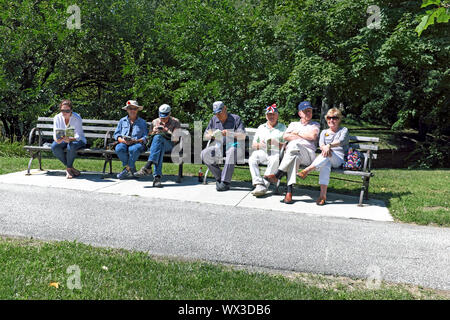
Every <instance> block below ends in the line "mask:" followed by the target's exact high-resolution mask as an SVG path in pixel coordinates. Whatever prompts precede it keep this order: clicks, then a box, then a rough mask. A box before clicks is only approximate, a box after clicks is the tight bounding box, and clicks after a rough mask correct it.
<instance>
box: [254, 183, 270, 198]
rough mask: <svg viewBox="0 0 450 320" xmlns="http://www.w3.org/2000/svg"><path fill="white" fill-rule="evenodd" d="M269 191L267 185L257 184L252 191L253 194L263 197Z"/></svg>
mask: <svg viewBox="0 0 450 320" xmlns="http://www.w3.org/2000/svg"><path fill="white" fill-rule="evenodd" d="M266 193H267V188H266V186H265V185H262V184H257V185H256V188H255V190H253V191H252V194H253V195H254V196H255V197H261V196H263V195H265V194H266Z"/></svg>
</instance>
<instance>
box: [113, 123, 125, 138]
mask: <svg viewBox="0 0 450 320" xmlns="http://www.w3.org/2000/svg"><path fill="white" fill-rule="evenodd" d="M114 140H117V141H118V142H119V143H126V142H125V140H124V139H123V138H122V120H120V121H119V123H118V124H117V127H116V130H115V131H114Z"/></svg>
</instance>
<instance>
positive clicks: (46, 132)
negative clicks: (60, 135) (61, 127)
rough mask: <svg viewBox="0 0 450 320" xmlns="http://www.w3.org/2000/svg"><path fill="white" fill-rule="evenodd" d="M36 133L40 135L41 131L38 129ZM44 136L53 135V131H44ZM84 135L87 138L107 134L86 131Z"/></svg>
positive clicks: (102, 136)
mask: <svg viewBox="0 0 450 320" xmlns="http://www.w3.org/2000/svg"><path fill="white" fill-rule="evenodd" d="M36 135H37V136H39V131H36ZM42 136H43V137H44V136H46V137H48V136H51V137H53V131H42ZM84 136H85V137H86V138H105V134H104V133H103V134H102V133H85V134H84Z"/></svg>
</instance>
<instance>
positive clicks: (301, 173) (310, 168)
mask: <svg viewBox="0 0 450 320" xmlns="http://www.w3.org/2000/svg"><path fill="white" fill-rule="evenodd" d="M314 169H316V167H314V166H313V165H310V166H308V167H306V168H305V169H303V170H302V171H299V172H297V175H298V176H299V177H300V178H302V179H305V178H306V176H307V175H308V174H309V173H310V172H311V171H313V170H314Z"/></svg>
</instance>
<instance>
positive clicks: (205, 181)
mask: <svg viewBox="0 0 450 320" xmlns="http://www.w3.org/2000/svg"><path fill="white" fill-rule="evenodd" d="M208 172H209V168H208V169H206V172H205V175H204V176H203V184H207V182H208Z"/></svg>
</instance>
